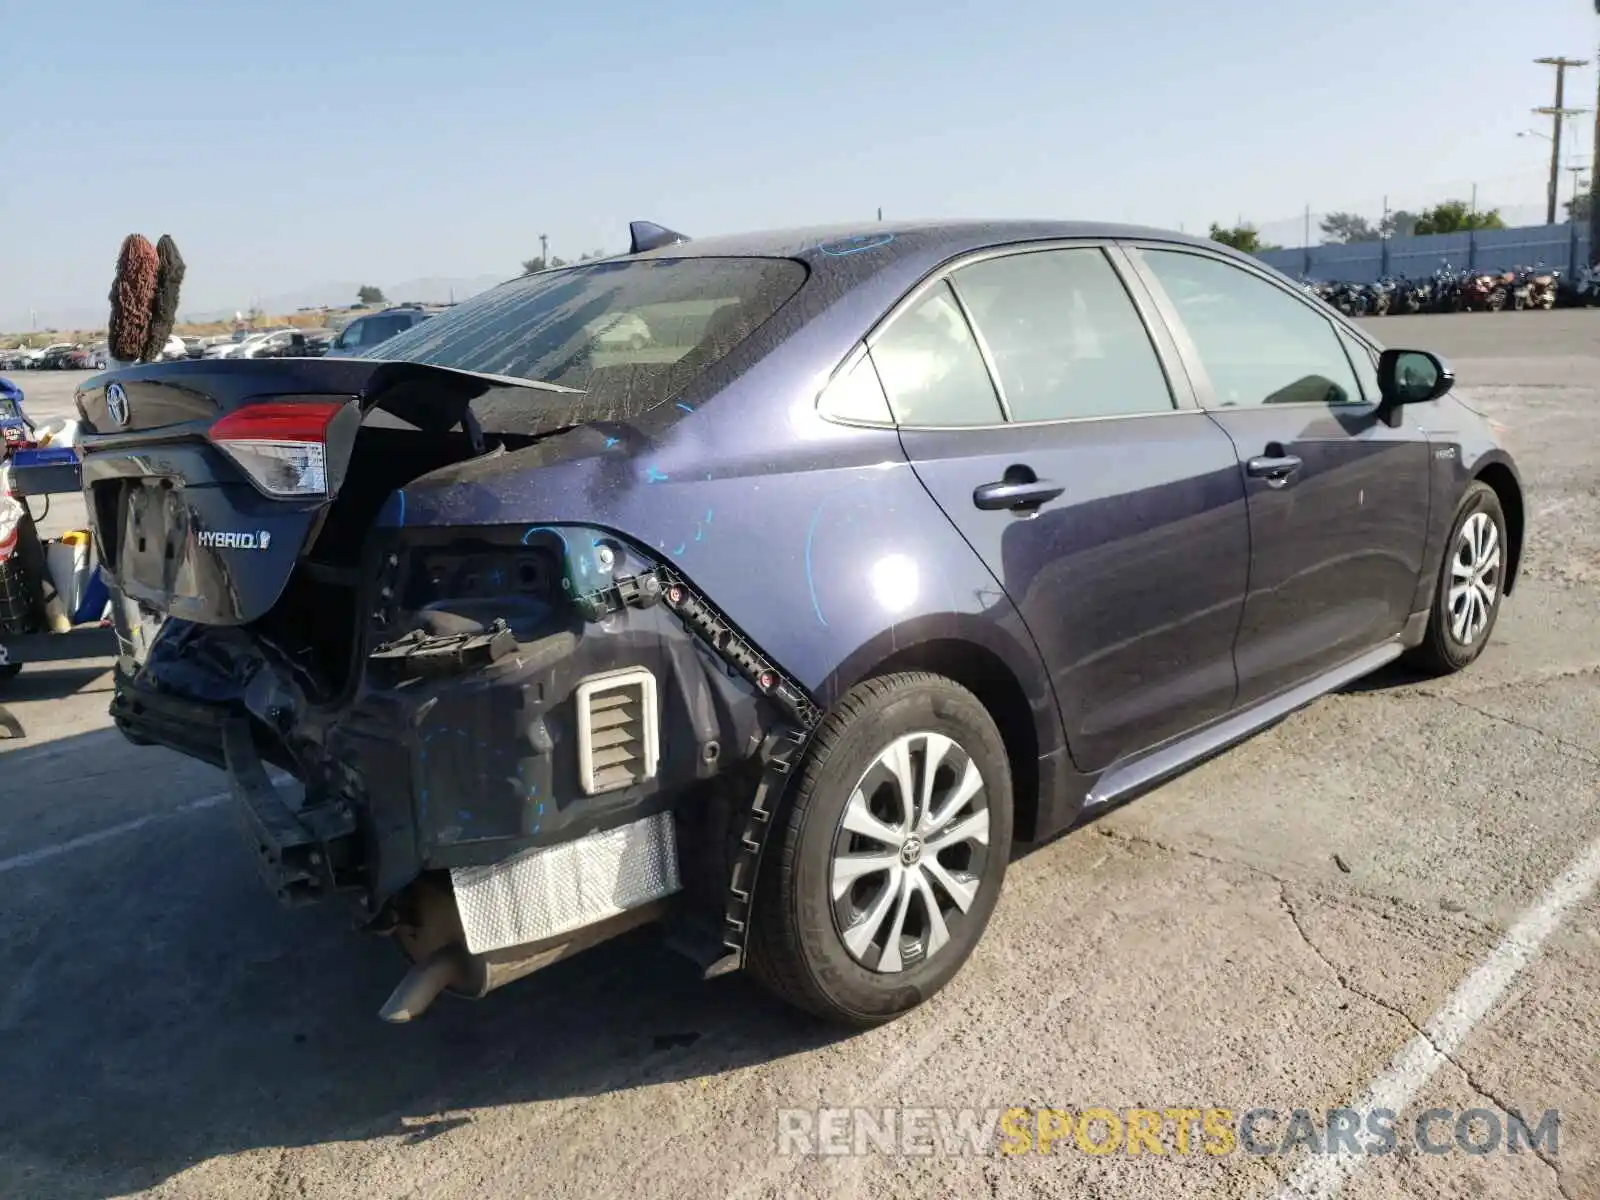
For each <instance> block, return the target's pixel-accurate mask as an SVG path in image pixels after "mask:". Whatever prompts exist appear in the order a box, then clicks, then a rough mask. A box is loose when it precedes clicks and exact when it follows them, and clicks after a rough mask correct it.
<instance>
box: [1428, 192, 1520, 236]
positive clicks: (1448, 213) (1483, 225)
mask: <svg viewBox="0 0 1600 1200" xmlns="http://www.w3.org/2000/svg"><path fill="white" fill-rule="evenodd" d="M1505 227H1506V223H1505V222H1504V221H1502V220H1501V219H1500V210H1499V209H1497V208H1491V209H1489V210H1488V211H1487V212H1473V211H1472V209H1471V208H1470V207H1469V206H1468V204H1467V202H1466V201H1465V200H1446V201H1445V202H1444V203H1443V204H1435V205H1434V206H1433V207H1432V208H1425V209H1423V210H1422V211H1421V212H1420V213H1418V214H1417V224H1416V228H1415V232H1416V233H1419V234H1424V233H1466V232H1467V231H1468V230H1471V229H1504V228H1505Z"/></svg>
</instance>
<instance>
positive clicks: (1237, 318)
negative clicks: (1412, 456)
mask: <svg viewBox="0 0 1600 1200" xmlns="http://www.w3.org/2000/svg"><path fill="white" fill-rule="evenodd" d="M1139 253H1140V254H1141V255H1142V256H1143V258H1144V260H1145V262H1146V263H1148V264H1149V266H1150V269H1151V271H1153V272H1154V273H1155V276H1156V278H1157V279H1158V280H1159V281H1160V283H1161V287H1162V288H1163V290H1165V292H1166V293H1167V296H1168V297H1169V298H1170V299H1171V301H1172V304H1173V307H1174V308H1176V309H1177V312H1178V317H1179V319H1181V320H1182V321H1183V324H1184V327H1185V328H1186V329H1187V330H1188V331H1189V337H1190V338H1191V339H1192V340H1193V342H1194V345H1195V350H1196V352H1197V353H1198V354H1199V355H1200V362H1201V365H1202V366H1204V367H1205V371H1206V375H1207V376H1208V377H1209V378H1210V380H1211V391H1212V396H1211V399H1210V402H1209V403H1210V405H1211V406H1214V407H1217V408H1252V407H1255V406H1257V405H1266V404H1359V403H1360V402H1361V387H1360V385H1359V384H1358V383H1357V382H1356V376H1355V373H1354V371H1353V370H1352V369H1351V366H1350V360H1349V359H1348V358H1347V357H1346V356H1345V352H1344V349H1343V347H1342V346H1341V345H1340V344H1339V337H1338V335H1337V334H1336V333H1335V332H1334V329H1333V324H1332V322H1330V321H1329V320H1328V319H1327V318H1326V317H1324V316H1322V315H1321V314H1320V313H1318V312H1317V311H1316V310H1315V309H1313V308H1312V307H1311V306H1310V305H1308V304H1305V303H1303V302H1302V301H1300V300H1299V299H1297V298H1295V297H1294V296H1291V295H1289V294H1288V293H1287V292H1285V291H1283V290H1282V289H1281V288H1278V287H1275V286H1273V285H1272V284H1271V283H1268V282H1267V281H1266V280H1264V279H1261V278H1259V277H1258V276H1256V275H1253V274H1251V273H1250V272H1249V271H1246V270H1244V269H1243V268H1242V267H1236V266H1234V265H1233V264H1231V263H1227V262H1223V261H1222V260H1220V259H1215V258H1210V257H1207V256H1205V255H1200V254H1190V253H1187V252H1185V251H1179V250H1151V249H1144V250H1141V251H1140V252H1139Z"/></svg>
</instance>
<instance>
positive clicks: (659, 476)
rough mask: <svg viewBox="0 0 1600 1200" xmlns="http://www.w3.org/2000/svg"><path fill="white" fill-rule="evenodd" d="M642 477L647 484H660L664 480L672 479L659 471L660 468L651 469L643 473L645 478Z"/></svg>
mask: <svg viewBox="0 0 1600 1200" xmlns="http://www.w3.org/2000/svg"><path fill="white" fill-rule="evenodd" d="M644 477H645V480H646V481H647V482H649V483H661V482H663V481H664V480H667V479H671V478H672V476H670V475H668V474H667V473H666V472H665V471H663V470H661V468H660V467H651V468H650V469H649V470H648V471H646V472H645V476H644Z"/></svg>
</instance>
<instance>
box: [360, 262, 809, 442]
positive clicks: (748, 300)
mask: <svg viewBox="0 0 1600 1200" xmlns="http://www.w3.org/2000/svg"><path fill="white" fill-rule="evenodd" d="M805 279H806V268H805V267H804V265H802V264H801V263H798V262H795V261H793V260H792V259H784V258H677V259H669V258H663V259H633V260H628V261H613V262H596V263H588V264H585V265H583V266H580V267H570V268H567V269H564V270H560V271H549V272H540V273H538V274H535V275H528V276H525V277H523V278H522V279H517V280H513V281H512V282H510V283H505V284H501V285H500V286H499V287H497V288H494V289H492V290H491V291H488V292H484V293H483V294H481V295H478V296H474V297H473V298H472V299H470V300H466V301H463V302H462V303H460V304H458V305H456V306H455V307H454V308H452V309H450V311H448V312H446V313H441V314H440V315H438V316H436V317H433V318H431V319H430V320H427V321H423V322H420V323H419V324H417V325H415V326H413V327H412V328H411V329H408V330H406V331H405V332H404V333H401V334H399V335H397V336H395V337H393V338H390V339H389V340H388V341H386V342H384V343H383V344H382V345H379V346H373V347H371V348H370V349H368V350H363V351H362V353H361V355H360V357H363V358H376V359H385V360H401V361H405V362H419V363H430V364H432V365H434V366H440V367H454V368H456V369H457V370H463V371H478V372H481V373H483V374H487V375H506V376H510V377H512V378H515V379H529V380H535V381H538V382H541V383H553V384H559V385H560V386H562V387H565V388H571V389H574V390H576V391H579V392H582V393H583V398H582V402H581V403H579V404H577V405H575V406H574V407H576V408H578V409H580V410H581V411H583V412H584V413H585V414H588V415H589V416H590V419H600V418H602V417H609V418H612V419H618V418H625V417H627V416H632V415H637V414H640V413H643V412H645V411H647V410H648V409H651V408H654V407H655V406H657V405H659V404H661V403H663V402H665V401H667V400H670V399H671V398H672V397H673V396H675V395H677V394H678V393H679V392H680V391H682V390H683V388H684V387H685V386H686V385H687V384H688V383H689V382H690V381H691V380H692V379H693V378H694V377H695V376H696V375H698V374H699V373H700V372H701V371H704V370H705V369H706V368H707V367H709V366H710V365H711V364H712V363H714V362H716V361H717V360H718V359H720V358H721V357H723V355H725V354H727V353H728V352H729V351H730V350H732V349H733V348H734V347H735V346H737V345H738V344H739V343H740V342H741V341H743V340H744V339H745V338H746V337H748V336H749V335H750V333H751V332H753V331H754V330H755V329H756V327H757V326H759V325H760V324H761V323H762V322H763V321H765V320H766V319H767V318H768V317H770V316H772V314H773V313H774V312H776V311H777V310H778V308H779V306H781V305H782V304H783V303H784V302H785V301H786V300H788V299H789V298H790V297H791V296H793V295H794V294H795V293H796V292H797V291H799V290H800V286H801V284H803V283H804V282H805ZM552 399H554V397H552ZM571 399H574V400H576V399H577V398H576V397H572V398H571Z"/></svg>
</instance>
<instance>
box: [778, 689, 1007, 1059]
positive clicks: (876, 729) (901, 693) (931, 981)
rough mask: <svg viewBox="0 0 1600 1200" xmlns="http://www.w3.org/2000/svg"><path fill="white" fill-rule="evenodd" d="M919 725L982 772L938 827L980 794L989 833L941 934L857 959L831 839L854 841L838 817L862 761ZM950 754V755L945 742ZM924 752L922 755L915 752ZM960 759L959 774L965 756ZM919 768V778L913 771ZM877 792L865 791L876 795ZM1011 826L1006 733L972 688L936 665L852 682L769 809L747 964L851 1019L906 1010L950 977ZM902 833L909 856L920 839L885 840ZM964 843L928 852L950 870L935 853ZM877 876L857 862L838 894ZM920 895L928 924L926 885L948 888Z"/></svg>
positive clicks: (860, 1023)
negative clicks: (841, 910)
mask: <svg viewBox="0 0 1600 1200" xmlns="http://www.w3.org/2000/svg"><path fill="white" fill-rule="evenodd" d="M923 732H927V733H934V734H942V735H943V736H945V737H947V738H950V739H951V740H952V741H953V742H955V743H956V746H957V747H958V748H959V750H960V751H961V752H964V754H965V755H966V756H967V758H968V759H969V760H970V762H971V764H972V765H973V766H975V767H976V768H977V771H978V774H979V775H980V776H981V778H982V783H983V789H982V792H981V793H979V794H978V796H977V797H975V798H974V800H972V801H970V802H969V803H968V804H965V805H963V806H962V807H961V808H960V809H958V810H957V816H956V817H951V818H950V819H949V823H948V824H946V825H945V826H944V828H945V829H946V830H947V831H948V830H949V829H953V828H955V827H956V826H957V825H960V824H962V823H963V820H962V819H958V817H959V814H961V813H968V809H969V807H971V808H972V812H971V813H969V816H971V815H975V814H976V811H977V806H978V804H979V801H980V800H981V801H982V803H983V804H985V805H986V807H987V811H988V843H987V846H985V847H983V848H982V850H981V851H977V852H975V854H974V857H972V858H971V859H969V860H968V863H967V865H968V866H974V867H976V868H977V869H976V870H975V871H973V872H972V873H971V874H970V875H963V876H961V878H962V879H963V881H967V880H970V881H971V882H975V884H976V894H975V895H974V896H973V897H972V899H971V901H970V903H969V906H968V908H967V909H965V910H964V911H961V912H957V911H955V910H954V909H952V910H951V911H950V912H948V913H946V914H944V915H945V917H948V918H949V921H948V924H947V925H946V928H947V930H948V934H949V941H948V942H946V943H944V944H943V945H942V947H940V948H937V949H935V950H933V951H931V952H927V956H926V957H925V958H922V959H921V961H917V962H915V964H914V965H911V966H905V967H903V968H902V969H900V970H898V971H891V972H880V971H878V970H875V969H872V968H870V967H869V966H867V965H865V964H864V962H863V961H861V960H860V959H858V957H857V955H856V954H855V953H854V952H852V951H851V950H850V949H849V948H848V947H847V946H846V944H845V941H844V935H843V933H842V932H841V926H840V923H839V921H838V919H837V917H836V905H835V901H834V899H833V895H832V887H831V883H832V879H833V870H834V861H835V854H836V852H837V846H838V843H839V840H840V839H845V840H846V845H847V848H851V849H852V852H853V846H854V841H855V839H854V838H853V837H852V835H851V834H849V833H847V832H844V831H843V825H842V822H843V820H844V815H845V808H846V805H847V803H848V802H849V801H850V799H851V797H852V796H853V794H854V793H855V792H856V791H857V789H858V787H859V786H860V784H861V783H862V781H863V779H864V777H865V776H866V774H867V772H868V771H869V768H870V769H875V768H876V767H877V763H878V758H879V756H880V754H883V753H884V752H885V751H886V750H887V749H888V748H889V747H891V746H893V745H895V744H896V743H897V740H898V739H900V738H902V737H905V736H907V735H916V734H918V733H923ZM949 761H956V762H959V759H954V758H953V756H948V753H947V763H948V762H949ZM924 762H926V758H921V759H916V760H914V763H924ZM960 769H961V771H962V773H963V774H964V773H965V768H964V767H963V768H960ZM917 778H918V786H919V787H920V786H921V777H920V775H919V776H918V777H917ZM952 778H953V777H952V776H950V775H947V773H946V771H945V769H944V767H943V766H941V767H940V769H939V770H938V771H937V772H936V775H935V779H936V781H937V780H939V779H946V780H947V781H948V780H950V779H952ZM886 786H887V785H886ZM892 790H893V789H892V787H891V788H890V791H891V792H892ZM880 791H881V789H880ZM878 795H879V793H878V792H875V793H874V799H875V800H876V798H877V796H878ZM935 807H937V805H935ZM1011 830H1012V796H1011V767H1010V763H1009V760H1008V759H1007V757H1006V750H1005V743H1004V742H1003V741H1002V740H1001V737H1000V731H999V730H998V729H996V728H995V723H994V720H993V719H992V718H991V717H990V716H989V713H988V711H987V710H986V709H985V708H984V707H983V705H982V704H980V703H979V702H978V699H977V697H975V696H974V695H972V693H971V692H969V691H967V690H966V689H965V688H963V687H961V686H959V685H958V684H956V683H954V682H952V681H951V680H949V679H946V678H944V677H943V676H940V675H933V674H929V673H926V672H909V673H905V674H898V675H886V676H882V677H880V678H877V679H869V680H867V681H865V682H864V683H861V684H859V685H857V686H856V687H855V688H853V689H851V691H850V692H849V693H847V694H846V695H845V697H844V699H842V700H841V701H840V702H839V703H838V705H837V706H836V707H835V708H834V709H833V711H832V712H830V713H829V714H828V716H827V717H826V718H825V719H824V720H823V722H822V724H821V725H820V726H819V727H818V728H817V730H816V733H815V734H814V735H813V739H812V743H811V747H810V749H809V750H808V751H807V754H806V758H805V761H804V763H803V765H802V766H801V769H800V771H799V772H798V773H797V776H796V778H795V779H794V783H793V785H792V787H791V789H790V792H789V794H788V796H787V797H786V800H785V804H784V808H783V810H782V811H781V812H780V813H779V814H778V816H777V817H776V824H775V826H774V828H773V831H772V835H771V837H772V840H771V842H770V843H769V844H768V847H767V854H766V859H765V861H764V862H763V864H762V869H761V876H760V880H759V882H758V884H757V896H756V905H755V911H754V913H753V914H752V917H751V930H750V958H749V965H750V970H751V973H752V974H753V975H754V976H755V977H756V979H757V980H759V981H760V982H761V983H762V984H763V985H764V986H765V987H766V988H767V989H768V990H770V991H772V992H773V993H775V994H776V995H777V996H778V997H779V998H780V999H782V1000H785V1001H787V1002H788V1003H790V1004H793V1005H795V1006H796V1007H798V1008H801V1009H804V1010H806V1011H807V1012H810V1013H813V1014H815V1015H817V1016H820V1017H823V1018H825V1019H827V1020H830V1021H834V1022H838V1023H841V1024H845V1025H851V1026H855V1027H857V1028H868V1027H871V1026H873V1025H879V1024H882V1023H883V1022H885V1021H889V1020H892V1019H893V1018H895V1017H897V1016H899V1015H900V1014H902V1013H904V1012H907V1011H909V1010H910V1009H912V1008H914V1007H916V1006H917V1005H918V1004H920V1003H922V1002H923V1001H924V1000H926V999H928V998H929V997H930V996H932V995H933V994H934V993H935V992H937V991H938V990H939V989H940V988H942V987H943V986H944V985H945V984H946V983H948V982H949V981H950V979H951V978H952V977H953V976H954V975H955V973H956V972H957V971H958V970H959V969H960V968H961V965H962V964H963V963H964V962H966V960H967V958H968V956H969V955H970V954H971V953H972V950H973V947H975V946H976V945H977V943H978V940H979V938H981V937H982V936H983V931H984V929H985V927H986V926H987V925H988V923H989V917H990V915H991V914H992V913H993V911H994V905H995V901H996V900H997V899H998V898H999V895H1000V885H1001V881H1002V880H1003V879H1004V877H1005V870H1006V862H1007V859H1008V858H1009V857H1010V853H1011ZM910 841H916V842H917V848H916V854H917V856H918V857H917V858H914V859H912V862H913V864H915V863H916V862H917V861H919V859H920V852H921V848H922V843H921V841H920V840H919V839H917V838H915V837H911V838H909V840H908V842H907V843H906V844H905V845H903V846H902V848H901V851H900V853H899V854H898V855H896V854H894V853H892V852H891V853H890V854H889V856H890V857H894V858H895V860H896V861H897V862H902V863H903V862H905V861H906V858H905V855H906V854H907V853H909V852H910V849H909V842H910ZM883 844H884V845H888V843H887V842H884V843H883ZM929 844H930V846H931V845H932V837H931V835H930V841H929ZM964 845H965V843H962V844H960V845H957V846H955V847H951V848H948V849H946V850H942V851H937V852H935V853H934V854H932V855H931V856H930V857H931V858H932V859H934V860H937V861H938V863H939V865H940V866H942V867H944V868H945V869H946V870H948V871H953V872H957V873H959V872H961V871H962V868H961V867H960V866H959V865H957V866H954V867H952V866H951V864H950V863H948V862H945V861H944V859H943V856H944V855H945V854H947V853H951V852H953V851H954V852H959V851H960V850H961V849H962V848H963V846H964ZM980 856H981V861H980ZM897 878H899V875H898V874H897V873H895V872H894V871H893V869H891V871H890V873H888V874H887V875H885V876H884V879H883V881H882V883H881V887H882V888H883V889H886V890H892V889H893V888H894V881H895V880H896V879H897ZM926 878H929V879H931V878H933V876H932V875H931V874H929V875H927V876H926ZM876 879H877V873H872V874H863V875H862V876H861V877H860V878H858V879H857V880H856V885H855V887H853V888H852V889H851V890H850V891H848V892H846V893H845V896H844V898H842V899H841V900H840V902H839V903H840V904H842V905H844V906H846V907H848V906H851V905H853V904H855V903H856V890H855V888H856V887H864V888H866V889H867V890H868V892H870V893H871V894H872V898H873V899H874V900H881V899H882V897H883V892H882V891H876V892H873V891H872V889H873V888H874V886H875V885H874V881H875V880H876ZM930 887H931V885H930ZM919 895H922V896H923V897H924V898H922V899H919V900H918V903H917V905H916V906H915V907H917V908H918V909H919V911H920V920H919V921H917V924H918V925H919V926H920V927H921V929H922V931H923V935H924V936H926V935H927V931H928V930H929V929H931V927H932V922H931V921H930V920H929V918H928V915H927V899H926V898H925V897H926V895H933V896H935V897H936V904H937V898H944V899H951V898H952V895H951V893H949V892H948V891H945V890H942V889H940V890H937V891H930V892H928V893H919ZM884 903H888V902H887V901H884ZM906 905H909V901H906V902H903V904H902V906H906ZM895 907H896V906H895V905H890V906H889V909H890V910H895ZM943 919H944V918H943V917H942V918H941V920H943ZM913 920H916V918H913V917H912V916H911V913H910V909H909V907H908V908H907V912H906V918H905V922H906V923H905V926H904V927H905V928H906V929H911V928H912V922H913ZM892 924H893V920H892V918H890V919H885V920H883V921H881V923H880V925H879V928H880V929H881V928H882V927H883V926H885V925H892ZM912 936H913V941H912V943H911V945H910V946H909V948H906V947H905V944H904V943H903V942H902V941H901V940H900V939H894V940H895V945H896V949H895V951H894V953H895V954H896V956H898V955H899V954H901V953H902V951H904V952H905V953H906V954H907V957H910V956H911V954H913V953H918V952H919V951H918V948H917V947H918V943H917V942H916V940H915V938H916V935H915V934H913V935H912ZM883 941H884V947H883V948H882V949H876V950H875V948H873V947H869V948H868V950H867V951H866V953H867V954H869V955H871V954H874V953H876V956H877V957H876V961H877V962H879V963H881V962H882V961H883V956H885V955H887V954H888V953H889V950H888V948H887V947H888V944H889V941H890V939H889V938H888V937H887V936H885V937H884V938H883Z"/></svg>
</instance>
